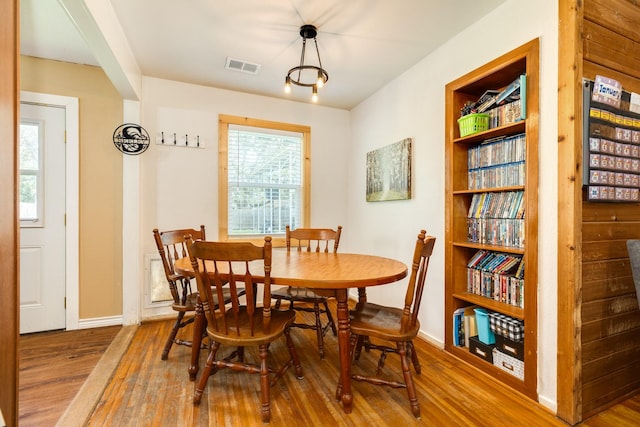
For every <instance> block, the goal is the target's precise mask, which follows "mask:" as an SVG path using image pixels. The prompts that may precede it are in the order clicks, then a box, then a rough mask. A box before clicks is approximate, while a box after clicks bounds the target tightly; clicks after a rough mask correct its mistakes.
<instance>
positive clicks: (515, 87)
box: [496, 74, 526, 105]
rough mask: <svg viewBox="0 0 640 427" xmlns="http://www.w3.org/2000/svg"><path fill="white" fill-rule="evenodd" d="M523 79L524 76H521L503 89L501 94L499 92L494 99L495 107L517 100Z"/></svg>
mask: <svg viewBox="0 0 640 427" xmlns="http://www.w3.org/2000/svg"><path fill="white" fill-rule="evenodd" d="M525 79H526V75H524V74H522V75H521V76H519V77H518V78H517V79H515V80H514V81H513V82H511V83H510V84H509V85H508V86H507V87H506V88H504V89H503V90H502V92H500V93H499V94H498V96H497V97H496V105H503V104H507V103H509V102H513V101H517V100H519V99H520V90H521V87H522V83H523V81H524V80H525Z"/></svg>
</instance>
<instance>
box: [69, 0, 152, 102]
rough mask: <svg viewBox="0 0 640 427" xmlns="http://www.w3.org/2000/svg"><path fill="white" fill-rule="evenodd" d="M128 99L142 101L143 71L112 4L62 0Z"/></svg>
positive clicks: (116, 84) (97, 0)
mask: <svg viewBox="0 0 640 427" xmlns="http://www.w3.org/2000/svg"><path fill="white" fill-rule="evenodd" d="M58 1H59V2H60V5H61V6H62V7H63V8H64V10H65V11H66V12H67V14H68V15H69V18H71V21H72V22H73V24H74V25H75V26H76V28H77V29H78V31H79V32H80V34H81V35H82V37H83V38H84V39H85V41H86V42H87V46H88V47H89V49H90V50H91V51H92V52H93V54H94V55H95V57H96V60H97V61H98V63H99V64H100V66H101V67H102V69H103V70H104V72H105V74H106V75H107V76H108V77H109V79H110V80H111V82H112V83H113V85H114V86H115V88H116V89H117V90H118V92H119V93H120V95H122V97H123V98H124V99H128V100H134V101H139V100H140V91H141V76H142V74H141V72H140V67H139V66H138V63H137V61H136V59H135V57H134V55H133V52H132V51H131V47H130V46H129V43H128V41H127V39H126V37H125V36H124V31H123V29H122V26H121V25H120V22H119V21H118V18H117V16H116V13H115V11H114V10H113V6H112V5H111V3H110V2H109V1H108V0H58Z"/></svg>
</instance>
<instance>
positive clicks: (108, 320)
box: [78, 316, 123, 329]
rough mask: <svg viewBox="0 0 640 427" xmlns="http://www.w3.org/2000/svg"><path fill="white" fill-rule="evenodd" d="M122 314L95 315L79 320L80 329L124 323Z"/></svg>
mask: <svg viewBox="0 0 640 427" xmlns="http://www.w3.org/2000/svg"><path fill="white" fill-rule="evenodd" d="M122 322H123V320H122V316H108V317H95V318H93V319H80V320H78V329H91V328H101V327H103V326H115V325H122V324H123V323H122Z"/></svg>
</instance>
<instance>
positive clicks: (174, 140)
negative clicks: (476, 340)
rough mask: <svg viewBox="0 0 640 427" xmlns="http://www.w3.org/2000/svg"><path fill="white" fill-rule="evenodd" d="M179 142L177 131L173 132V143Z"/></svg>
mask: <svg viewBox="0 0 640 427" xmlns="http://www.w3.org/2000/svg"><path fill="white" fill-rule="evenodd" d="M177 143H178V140H177V139H176V133H175V132H174V133H173V145H176V144H177Z"/></svg>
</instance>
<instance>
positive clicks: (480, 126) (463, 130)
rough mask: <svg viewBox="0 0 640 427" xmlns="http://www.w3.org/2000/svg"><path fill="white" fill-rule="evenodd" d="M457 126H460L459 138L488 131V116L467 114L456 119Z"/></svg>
mask: <svg viewBox="0 0 640 427" xmlns="http://www.w3.org/2000/svg"><path fill="white" fill-rule="evenodd" d="M458 126H460V137H463V136H467V135H471V134H474V133H478V132H482V131H484V130H487V129H489V115H488V114H483V113H473V114H467V115H466V116H462V117H460V118H459V119H458Z"/></svg>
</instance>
